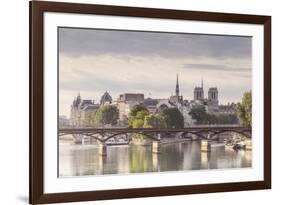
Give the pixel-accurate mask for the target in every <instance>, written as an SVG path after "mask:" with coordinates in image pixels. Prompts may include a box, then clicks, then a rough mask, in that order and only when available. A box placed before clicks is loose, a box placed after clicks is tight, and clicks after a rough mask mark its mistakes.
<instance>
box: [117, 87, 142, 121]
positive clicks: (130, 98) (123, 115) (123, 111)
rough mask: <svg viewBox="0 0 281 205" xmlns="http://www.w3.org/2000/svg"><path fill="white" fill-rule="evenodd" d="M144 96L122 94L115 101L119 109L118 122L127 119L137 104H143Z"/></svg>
mask: <svg viewBox="0 0 281 205" xmlns="http://www.w3.org/2000/svg"><path fill="white" fill-rule="evenodd" d="M143 102H144V94H140V93H124V94H121V95H120V96H119V98H118V99H117V102H116V104H117V108H118V109H119V118H120V121H121V122H122V121H126V120H128V118H129V115H130V112H131V109H132V108H133V107H134V106H135V105H138V104H143Z"/></svg>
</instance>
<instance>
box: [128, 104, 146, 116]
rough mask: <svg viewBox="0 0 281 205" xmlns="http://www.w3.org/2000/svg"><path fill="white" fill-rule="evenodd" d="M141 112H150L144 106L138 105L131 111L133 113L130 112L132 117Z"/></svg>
mask: <svg viewBox="0 0 281 205" xmlns="http://www.w3.org/2000/svg"><path fill="white" fill-rule="evenodd" d="M140 111H147V112H148V110H147V108H146V107H145V106H144V105H142V104H138V105H135V106H133V108H132V109H131V112H130V116H132V117H134V116H136V115H137V113H138V112H140Z"/></svg>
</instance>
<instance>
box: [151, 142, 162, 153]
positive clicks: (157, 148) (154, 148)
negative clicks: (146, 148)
mask: <svg viewBox="0 0 281 205" xmlns="http://www.w3.org/2000/svg"><path fill="white" fill-rule="evenodd" d="M160 147H161V142H160V141H153V142H152V153H154V154H160Z"/></svg>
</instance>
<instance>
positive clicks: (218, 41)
mask: <svg viewBox="0 0 281 205" xmlns="http://www.w3.org/2000/svg"><path fill="white" fill-rule="evenodd" d="M59 51H60V52H61V53H64V54H67V55H71V56H72V57H78V56H83V55H104V54H108V55H110V54H111V55H127V56H160V57H169V58H181V57H193V58H200V57H216V58H227V57H231V58H249V57H250V56H251V37H241V36H240V37H239V36H218V35H200V34H179V33H173V34H171V33H164V32H143V31H119V30H118V31H116V30H102V29H82V28H80V29H79V28H76V29H73V28H59Z"/></svg>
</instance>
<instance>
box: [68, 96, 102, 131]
mask: <svg viewBox="0 0 281 205" xmlns="http://www.w3.org/2000/svg"><path fill="white" fill-rule="evenodd" d="M99 107H100V105H99V104H95V101H94V100H82V99H81V96H80V93H79V94H78V95H77V97H76V99H74V100H73V102H72V105H71V110H70V126H72V127H83V126H88V123H87V114H88V113H91V112H94V111H96V110H97V109H98V108H99Z"/></svg>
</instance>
